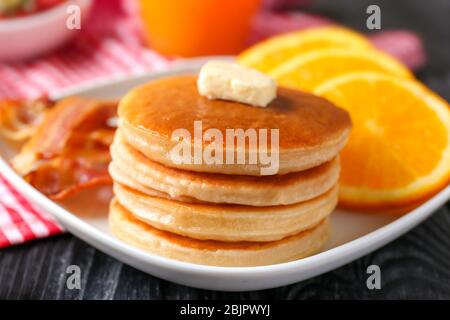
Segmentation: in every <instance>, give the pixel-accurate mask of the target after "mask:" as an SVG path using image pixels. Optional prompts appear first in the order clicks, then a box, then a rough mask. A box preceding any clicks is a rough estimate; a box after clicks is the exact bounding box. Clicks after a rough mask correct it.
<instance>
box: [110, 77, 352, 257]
mask: <svg viewBox="0 0 450 320" xmlns="http://www.w3.org/2000/svg"><path fill="white" fill-rule="evenodd" d="M199 120H201V121H202V124H203V130H206V129H208V128H216V129H218V130H219V131H221V132H225V130H226V129H229V128H235V129H237V128H241V129H244V130H246V129H249V128H252V129H256V130H258V129H268V130H270V129H274V128H276V129H279V169H278V172H277V174H275V175H270V176H262V175H261V167H262V164H261V163H259V162H258V163H253V164H249V163H239V164H204V163H203V164H194V163H179V162H176V161H173V159H172V158H171V157H170V156H169V152H170V151H171V149H172V148H173V147H174V145H175V144H176V143H177V141H173V140H172V139H171V136H172V133H173V132H174V131H175V130H177V129H180V128H184V129H187V130H189V131H191V132H192V139H194V133H193V127H194V121H199ZM350 127H351V121H350V118H349V116H348V114H347V113H346V112H345V111H343V110H341V109H339V108H337V107H335V106H334V105H332V104H331V103H329V102H328V101H326V100H324V99H321V98H318V97H315V96H313V95H310V94H306V93H302V92H299V91H295V90H290V89H285V88H279V89H278V97H277V98H276V99H275V100H274V101H272V103H271V104H270V105H269V106H268V107H266V108H257V107H252V106H249V105H246V104H241V103H237V102H232V101H224V100H208V99H207V98H205V97H202V96H200V95H199V94H198V91H197V86H196V77H195V76H190V75H187V76H175V77H169V78H164V79H160V80H156V81H153V82H151V83H148V84H146V85H144V86H141V87H139V88H136V89H134V90H132V91H131V92H130V93H128V94H127V95H126V96H125V97H124V98H123V99H122V101H121V103H120V106H119V129H118V130H117V132H116V135H115V139H114V143H113V144H112V146H111V155H112V159H113V161H112V163H111V165H110V168H109V169H110V174H111V176H112V178H113V180H114V194H115V199H113V201H112V202H111V210H110V225H111V229H112V232H113V233H114V234H115V235H116V236H117V237H119V238H120V239H122V240H124V241H126V242H128V243H131V244H133V245H135V246H138V247H140V248H143V249H145V250H148V251H151V252H154V253H156V254H159V255H162V256H165V257H170V258H174V259H178V260H183V261H188V262H193V263H199V264H208V265H219V266H255V265H265V264H273V263H279V262H283V261H288V260H293V259H297V258H301V257H304V256H307V255H310V254H312V253H314V252H316V251H317V250H319V249H320V247H321V246H322V245H323V244H324V242H325V241H326V239H327V236H328V222H327V217H328V216H329V214H330V213H331V212H332V211H333V209H334V208H335V206H336V204H337V197H338V192H337V191H338V190H337V182H338V178H339V159H338V153H339V151H340V150H341V149H342V147H343V146H344V144H345V142H346V140H347V137H348V133H349V131H350Z"/></svg>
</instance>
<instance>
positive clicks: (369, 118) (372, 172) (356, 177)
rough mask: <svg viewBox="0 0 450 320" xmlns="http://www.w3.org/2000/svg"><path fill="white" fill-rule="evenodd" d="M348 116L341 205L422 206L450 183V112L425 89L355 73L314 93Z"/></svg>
mask: <svg viewBox="0 0 450 320" xmlns="http://www.w3.org/2000/svg"><path fill="white" fill-rule="evenodd" d="M314 92H315V93H316V94H318V95H321V96H323V97H325V98H327V99H329V100H330V101H332V102H334V103H335V104H336V105H338V106H340V107H342V108H344V109H346V110H347V111H349V113H350V115H351V117H352V120H353V124H354V127H353V130H352V132H351V134H350V139H349V142H348V144H347V146H346V147H345V148H344V150H343V151H342V153H341V164H342V173H341V191H340V199H341V203H342V204H343V205H346V206H350V207H358V208H360V207H389V206H394V205H404V204H411V203H414V202H417V201H419V200H422V199H424V198H426V197H428V196H430V195H432V194H433V193H435V192H437V191H438V190H439V189H440V188H442V187H445V186H447V185H448V184H449V181H450V109H449V105H448V103H447V102H446V101H444V100H443V99H442V98H440V97H438V96H437V95H435V94H434V93H432V92H431V91H430V90H428V89H426V88H425V87H424V86H423V85H422V84H420V83H418V82H416V81H414V80H408V79H402V78H396V77H392V76H387V75H383V74H377V73H351V74H347V75H343V76H340V77H337V78H334V79H331V80H329V81H327V82H325V83H323V84H322V85H320V86H319V87H318V88H316V89H315V90H314Z"/></svg>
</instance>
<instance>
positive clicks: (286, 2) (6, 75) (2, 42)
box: [0, 0, 450, 98]
mask: <svg viewBox="0 0 450 320" xmlns="http://www.w3.org/2000/svg"><path fill="white" fill-rule="evenodd" d="M373 4H376V5H378V6H379V7H380V9H381V30H368V28H367V26H366V20H367V18H368V16H369V15H368V14H367V13H366V9H367V7H368V6H369V5H373ZM420 4H421V1H407V0H396V1H386V0H384V1H366V0H360V1H350V0H334V1H328V0H245V1H240V0H228V1H223V0H195V1H192V0H177V1H175V0H173V1H164V2H161V1H157V0H136V1H123V0H66V1H64V0H0V80H1V81H0V97H32V98H34V97H37V96H40V95H43V94H46V93H48V92H49V91H52V93H57V92H58V90H60V89H62V88H65V87H67V86H71V85H74V84H77V83H79V82H82V81H86V80H93V79H96V78H99V77H105V76H115V75H124V74H135V73H143V72H147V71H152V70H158V69H161V68H164V67H166V66H167V64H169V63H170V62H171V61H173V60H174V59H176V58H186V57H194V56H203V55H224V54H226V55H228V54H238V53H239V52H241V51H242V50H243V49H244V48H246V47H247V46H249V45H251V44H254V43H255V42H258V41H261V40H263V39H265V38H267V37H269V36H273V35H276V34H280V33H284V32H288V31H294V30H301V29H306V28H311V27H315V26H322V25H330V24H342V25H346V26H349V27H352V28H355V29H357V30H360V31H362V32H364V33H366V34H367V35H368V37H370V39H371V40H372V42H373V43H374V44H375V45H376V46H377V47H378V48H380V49H382V50H383V51H386V52H389V53H391V54H392V55H394V56H395V57H397V58H398V59H400V60H401V61H403V62H404V63H405V64H407V65H408V66H409V67H411V68H413V69H414V70H415V71H416V72H420V71H421V70H423V67H424V66H425V65H426V66H427V68H428V70H433V71H434V70H436V71H437V72H438V73H439V70H442V69H443V68H448V66H449V65H450V63H449V57H450V41H449V38H450V35H449V31H448V28H445V22H446V21H445V19H446V18H447V17H448V14H449V13H450V2H449V1H446V0H430V1H427V4H428V5H427V6H424V5H420ZM74 6H75V7H74ZM77 8H78V9H77ZM77 23H78V24H79V25H77ZM423 76H424V77H426V76H427V75H426V74H424V75H423ZM431 82H433V81H431ZM430 85H431V87H432V88H433V89H435V90H437V91H438V92H439V93H440V94H441V95H443V96H445V97H447V98H448V93H447V92H446V90H445V89H444V88H442V87H441V86H440V85H439V84H433V83H431V84H430Z"/></svg>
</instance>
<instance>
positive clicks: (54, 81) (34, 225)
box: [0, 0, 424, 248]
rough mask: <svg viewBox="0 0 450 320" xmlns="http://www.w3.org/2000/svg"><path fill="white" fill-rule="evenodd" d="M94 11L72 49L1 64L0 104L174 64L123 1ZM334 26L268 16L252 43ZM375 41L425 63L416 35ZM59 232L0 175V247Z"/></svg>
mask: <svg viewBox="0 0 450 320" xmlns="http://www.w3.org/2000/svg"><path fill="white" fill-rule="evenodd" d="M124 3H131V1H127V2H124ZM93 10H94V14H93V16H95V19H93V20H92V21H90V22H88V24H87V25H86V26H85V28H84V29H83V31H82V33H81V34H80V35H79V37H77V39H75V40H74V41H73V42H72V43H71V44H70V45H69V46H67V47H65V48H63V49H62V50H60V51H58V52H56V53H53V54H51V55H48V56H46V57H42V58H40V59H38V60H35V61H33V62H27V63H9V64H0V99H1V98H18V97H21V98H35V97H39V96H42V95H45V94H48V93H52V94H57V93H58V91H59V90H62V89H64V88H66V87H68V86H71V85H74V84H78V83H80V82H83V81H86V80H92V79H95V78H98V77H104V76H115V75H124V74H135V73H140V72H146V71H151V70H159V69H163V68H165V67H166V66H167V65H168V64H169V59H167V58H165V57H162V56H161V55H159V54H157V53H156V52H154V51H152V50H149V49H147V48H145V47H144V46H143V45H142V43H141V41H140V36H139V34H138V32H137V29H136V20H135V19H133V18H132V15H130V11H129V10H123V7H122V6H121V0H117V1H115V0H97V1H96V3H95V8H94V9H93ZM258 20H259V23H258ZM330 23H332V22H331V21H330V20H328V19H325V18H322V17H317V16H312V15H308V14H304V13H293V14H275V13H270V12H266V13H263V14H262V16H261V17H260V19H257V21H256V23H255V30H254V36H253V39H262V38H264V37H267V36H271V35H274V34H277V33H280V32H284V31H290V30H296V29H303V28H307V27H311V26H317V25H323V24H330ZM372 40H373V42H374V44H375V45H376V46H377V47H378V48H381V49H384V50H386V51H389V52H390V53H391V54H393V55H394V56H396V57H398V58H399V59H401V60H402V61H404V62H405V63H407V65H408V66H410V67H413V68H414V67H419V66H420V65H421V64H423V62H424V54H423V50H422V45H421V41H420V39H419V38H418V37H417V36H416V35H414V34H411V33H409V32H404V31H400V32H394V33H385V32H383V33H380V34H379V35H377V36H374V37H372ZM60 232H62V228H61V227H60V226H59V225H58V223H57V222H55V220H54V219H53V218H52V217H50V216H49V215H48V214H46V213H45V212H44V211H43V210H40V209H39V208H37V207H36V206H35V205H33V204H32V203H30V202H28V201H27V200H26V199H25V198H24V197H23V196H22V195H21V194H20V193H19V192H17V191H16V190H15V189H14V188H13V187H12V186H11V185H10V184H9V183H8V182H7V181H6V180H5V179H4V178H3V177H2V176H1V173H0V248H2V247H7V246H10V245H13V244H18V243H22V242H25V241H29V240H33V239H37V238H42V237H47V236H50V235H53V234H57V233H60Z"/></svg>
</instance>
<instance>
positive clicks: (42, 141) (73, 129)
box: [12, 97, 117, 200]
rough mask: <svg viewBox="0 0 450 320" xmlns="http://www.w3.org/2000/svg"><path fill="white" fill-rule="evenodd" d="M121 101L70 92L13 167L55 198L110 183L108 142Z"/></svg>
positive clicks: (39, 128)
mask: <svg viewBox="0 0 450 320" xmlns="http://www.w3.org/2000/svg"><path fill="white" fill-rule="evenodd" d="M116 114H117V102H115V101H114V102H113V101H98V100H93V99H87V98H80V97H71V98H67V99H63V100H61V101H59V102H58V103H57V104H56V105H55V106H54V108H53V109H52V110H51V111H50V112H48V114H47V115H46V116H45V119H44V121H43V122H42V123H41V124H40V125H39V127H38V128H37V130H36V132H35V134H34V136H33V137H32V138H31V139H30V140H29V141H28V142H27V143H26V144H25V145H24V146H23V147H22V150H21V152H20V153H19V154H18V155H17V156H16V157H15V158H14V159H13V160H12V165H13V167H14V169H15V170H16V171H17V172H18V173H19V174H21V175H22V176H23V177H24V178H25V179H26V180H27V181H29V183H30V184H32V185H33V186H34V187H36V188H37V189H39V190H40V191H41V192H43V193H44V194H46V195H47V196H49V197H50V198H52V199H56V200H58V199H62V198H64V197H67V196H68V195H70V194H73V193H74V192H77V191H78V190H81V189H83V188H87V187H91V186H94V185H98V184H108V183H111V178H110V176H109V174H108V164H109V162H110V161H111V158H110V155H109V145H110V144H111V142H112V137H113V135H114V132H115V127H114V126H112V125H111V124H112V123H114V121H111V119H113V118H115V117H116Z"/></svg>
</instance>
